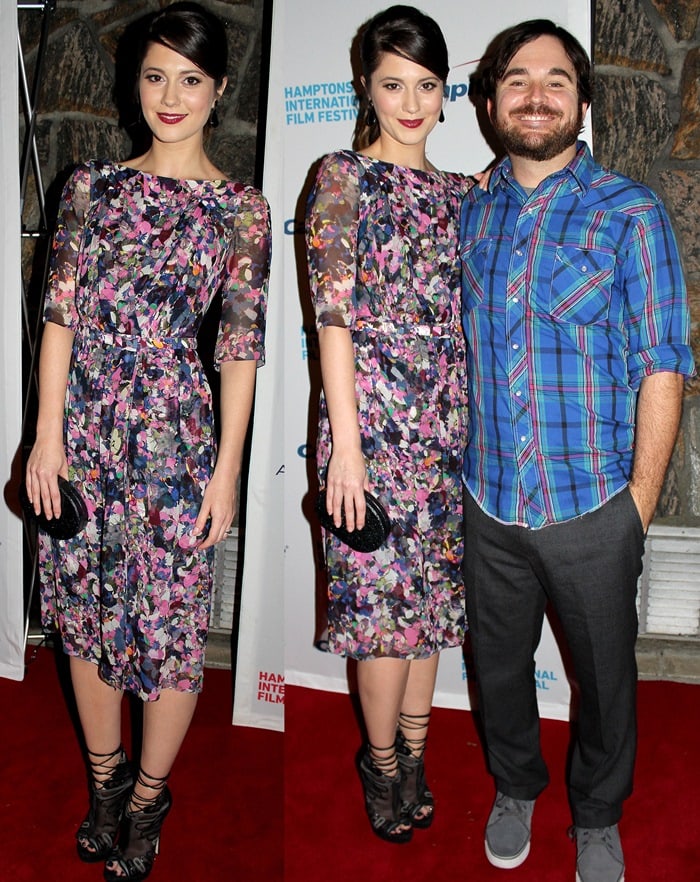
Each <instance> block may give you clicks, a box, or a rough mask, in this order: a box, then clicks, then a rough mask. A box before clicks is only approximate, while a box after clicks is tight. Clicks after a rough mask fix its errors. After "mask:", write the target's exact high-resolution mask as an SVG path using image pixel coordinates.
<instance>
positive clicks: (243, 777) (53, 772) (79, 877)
mask: <svg viewBox="0 0 700 882" xmlns="http://www.w3.org/2000/svg"><path fill="white" fill-rule="evenodd" d="M0 701H1V703H2V709H3V710H2V723H1V729H0V732H1V734H0V782H1V783H0V787H1V788H2V790H1V791H0V879H2V880H8V882H90V880H92V882H99V880H101V879H102V864H93V865H89V864H83V863H81V861H80V860H78V858H77V856H76V853H75V840H74V835H75V830H76V829H77V827H78V826H79V824H80V822H81V821H82V819H83V816H84V814H85V812H86V809H87V788H86V785H85V772H84V768H83V764H82V759H81V755H80V751H79V748H78V742H77V740H76V736H75V732H74V729H73V726H72V723H71V718H70V714H69V711H68V708H67V705H66V701H65V699H64V697H63V694H62V692H61V688H60V686H59V678H58V673H57V666H56V660H55V657H54V653H53V652H51V651H50V650H48V649H41V650H40V651H39V652H38V653H37V657H36V659H35V660H34V661H33V662H32V663H31V664H30V665H29V668H28V671H27V676H26V678H25V680H24V682H22V683H15V682H12V681H9V680H2V679H0ZM125 739H126V740H125V743H126V744H128V743H129V738H128V732H127V733H126V734H125ZM281 776H282V735H281V734H280V733H277V732H268V731H264V730H260V729H250V728H242V727H238V726H232V725H231V672H230V671H221V670H213V669H207V671H206V674H205V677H204V692H203V693H202V696H201V698H200V701H199V704H198V706H197V711H196V713H195V718H194V722H193V724H192V728H191V729H190V732H189V734H188V737H187V739H186V740H185V744H184V747H183V749H182V751H181V753H180V756H179V757H178V760H177V764H176V766H175V768H174V770H173V774H172V776H171V781H170V784H171V790H172V791H173V809H172V811H171V812H170V815H169V816H168V818H167V820H166V822H165V826H164V827H163V834H162V837H161V854H160V855H159V856H158V857H157V858H156V864H155V867H154V870H153V872H152V874H151V876H150V877H149V882H150V880H151V879H152V880H153V882H231V880H238V882H249V880H250V882H253V880H254V882H258V880H259V882H279V880H281V879H282V878H283V873H282V845H281V843H282V784H281Z"/></svg>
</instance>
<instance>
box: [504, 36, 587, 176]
mask: <svg viewBox="0 0 700 882" xmlns="http://www.w3.org/2000/svg"><path fill="white" fill-rule="evenodd" d="M587 109H588V105H587V104H585V103H582V102H581V101H580V100H579V96H578V89H577V85H576V71H575V69H574V66H573V64H572V63H571V61H570V60H569V57H568V55H567V54H566V52H565V51H564V47H563V46H562V44H561V43H560V42H559V40H557V39H556V37H552V36H549V35H545V36H542V37H538V38H537V39H535V40H532V41H530V42H529V43H525V45H524V46H522V47H521V48H520V49H519V50H518V51H517V52H516V53H515V55H514V56H513V57H512V58H511V60H510V63H509V64H508V67H507V68H506V71H505V73H504V75H503V77H502V78H501V79H500V80H499V81H498V84H497V86H496V97H495V99H494V100H493V101H490V100H489V101H488V111H489V116H490V117H491V122H492V124H493V127H494V129H495V131H496V133H497V134H498V136H499V137H500V139H501V141H502V143H503V146H504V147H505V148H506V150H507V151H508V153H509V154H510V155H511V156H517V157H522V158H524V159H530V160H535V161H537V162H546V161H550V160H553V159H556V158H561V161H562V162H561V164H562V167H563V166H564V165H566V164H567V163H568V162H569V161H570V160H571V159H572V158H573V156H574V154H575V151H576V141H577V138H578V135H579V132H580V131H581V126H582V125H583V118H584V116H585V114H586V110H587Z"/></svg>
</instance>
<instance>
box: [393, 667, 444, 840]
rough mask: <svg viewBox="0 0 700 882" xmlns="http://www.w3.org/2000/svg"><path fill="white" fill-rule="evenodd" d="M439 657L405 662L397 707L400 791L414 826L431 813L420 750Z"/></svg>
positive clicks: (428, 714)
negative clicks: (405, 676)
mask: <svg viewBox="0 0 700 882" xmlns="http://www.w3.org/2000/svg"><path fill="white" fill-rule="evenodd" d="M439 660H440V655H439V653H435V655H432V656H430V657H429V658H425V659H414V660H413V661H411V662H410V663H409V664H410V669H409V674H408V681H407V683H406V691H405V693H404V697H403V701H402V702H401V708H400V710H399V720H398V722H399V730H400V734H401V737H400V741H401V742H402V748H403V749H402V753H401V757H400V762H401V765H402V769H403V772H404V776H405V777H406V778H407V781H406V786H405V788H404V790H405V793H406V797H407V801H408V803H409V804H410V805H411V806H412V809H411V816H412V818H413V821H414V823H415V824H416V826H428V824H429V823H430V820H428V819H430V817H431V815H432V813H433V796H432V794H431V792H430V790H429V789H428V787H427V786H426V784H425V777H424V769H423V753H424V751H425V743H426V740H427V738H428V725H429V723H430V711H431V709H432V705H433V693H434V691H435V679H436V677H437V670H438V662H439ZM404 757H405V758H404ZM421 822H422V823H421Z"/></svg>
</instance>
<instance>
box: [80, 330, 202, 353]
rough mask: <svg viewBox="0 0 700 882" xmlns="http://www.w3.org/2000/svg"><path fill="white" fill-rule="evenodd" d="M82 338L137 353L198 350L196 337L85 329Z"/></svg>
mask: <svg viewBox="0 0 700 882" xmlns="http://www.w3.org/2000/svg"><path fill="white" fill-rule="evenodd" d="M80 333H81V336H84V337H85V338H88V339H90V340H94V341H95V342H97V343H102V344H104V345H105V346H116V347H118V348H119V349H130V350H133V351H134V352H137V351H138V350H139V349H166V348H171V349H176V348H178V347H183V348H185V349H196V348H197V338H196V337H149V336H145V335H144V336H142V335H141V334H114V333H112V332H111V331H101V330H100V329H99V328H90V329H84V330H82V331H81V332H80Z"/></svg>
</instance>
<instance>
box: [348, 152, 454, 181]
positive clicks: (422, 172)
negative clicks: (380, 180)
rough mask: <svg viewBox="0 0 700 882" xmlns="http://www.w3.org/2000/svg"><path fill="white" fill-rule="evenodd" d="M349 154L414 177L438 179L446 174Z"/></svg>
mask: <svg viewBox="0 0 700 882" xmlns="http://www.w3.org/2000/svg"><path fill="white" fill-rule="evenodd" d="M348 152H349V153H352V154H353V155H354V156H358V157H359V158H360V159H364V160H365V161H367V162H371V163H375V164H376V165H383V166H385V167H386V168H395V169H398V170H399V171H404V172H411V174H414V175H425V176H426V177H429V178H438V177H444V176H445V175H446V174H448V172H444V171H442V169H439V168H436V169H435V170H434V171H431V170H430V169H422V168H413V167H412V166H410V165H401V164H400V163H398V162H390V161H389V160H387V159H378V158H377V157H376V156H367V154H366V153H360V152H359V151H357V150H349V151H348Z"/></svg>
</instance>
